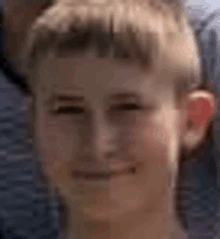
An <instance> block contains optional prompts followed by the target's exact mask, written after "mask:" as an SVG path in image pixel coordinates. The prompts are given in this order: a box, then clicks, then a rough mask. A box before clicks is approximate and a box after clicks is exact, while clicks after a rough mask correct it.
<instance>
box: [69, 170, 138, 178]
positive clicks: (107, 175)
mask: <svg viewBox="0 0 220 239" xmlns="http://www.w3.org/2000/svg"><path fill="white" fill-rule="evenodd" d="M135 173H136V167H131V168H129V169H126V170H123V171H120V172H114V171H112V172H106V173H95V172H82V171H74V172H73V173H72V176H73V178H75V179H80V178H81V179H85V180H110V179H111V178H114V177H117V176H120V175H122V174H135Z"/></svg>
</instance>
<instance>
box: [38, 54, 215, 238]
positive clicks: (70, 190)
mask: <svg viewBox="0 0 220 239" xmlns="http://www.w3.org/2000/svg"><path fill="white" fill-rule="evenodd" d="M46 65H47V59H46V58H45V59H44V60H42V61H41V63H40V64H39V68H38V75H37V78H38V79H40V82H41V83H39V85H38V88H37V89H38V92H39V93H38V95H37V100H36V119H35V133H36V139H37V141H36V142H37V147H38V152H39V155H40V159H41V160H42V162H43V163H44V170H45V173H46V175H47V176H48V177H49V179H50V181H51V182H53V183H54V185H55V186H56V187H58V188H59V192H60V194H61V195H62V197H63V198H64V201H65V204H66V205H67V208H68V212H69V213H68V215H67V218H68V220H67V228H66V230H64V234H61V235H60V238H65V237H67V238H72V237H74V238H75V237H76V238H78V237H79V236H81V237H82V238H88V235H90V236H91V237H92V238H94V239H99V238H100V239H101V238H103V239H104V238H109V239H110V238H130V239H133V238H136V237H137V236H138V237H139V238H145V237H146V235H151V238H155V239H156V238H185V237H186V235H185V234H184V233H183V231H182V229H181V226H180V225H179V224H178V223H177V222H176V221H177V219H176V216H175V211H174V188H173V185H175V179H176V176H177V169H178V167H177V166H178V150H179V147H180V145H181V144H183V143H184V139H186V138H187V137H189V135H192V134H193V135H194V138H196V140H197V141H199V140H201V139H202V137H203V136H204V132H205V129H206V124H207V122H208V120H209V118H210V112H211V113H212V109H213V96H212V95H211V94H209V93H208V92H206V93H202V92H201V94H199V95H198V94H195V92H194V95H193V94H191V95H189V97H188V98H187V102H189V105H190V103H192V102H193V103H194V105H195V109H196V108H198V107H199V104H201V100H202V102H207V103H208V108H207V107H206V109H204V111H203V112H202V113H201V120H200V121H202V123H201V122H199V121H198V118H196V117H193V116H192V117H191V116H190V115H195V114H193V112H194V111H195V109H194V111H193V109H192V107H190V108H189V110H187V108H185V109H181V110H180V109H177V108H176V106H175V101H174V90H173V87H172V84H171V82H172V80H170V84H167V83H166V84H165V83H164V75H163V78H162V79H161V77H159V76H158V75H157V74H156V73H155V72H154V71H148V72H146V71H145V72H144V71H143V70H142V69H141V68H140V67H138V65H137V64H135V63H134V62H116V61H112V60H111V59H99V58H96V56H95V53H94V52H93V51H90V52H87V53H85V54H84V55H81V56H75V57H68V58H62V59H59V60H56V61H55V63H54V66H52V69H54V70H52V69H51V70H50V69H48V71H47V74H45V71H44V70H43V69H45V67H46ZM57 69H58V70H57ZM48 74H49V75H48ZM170 74H171V75H167V77H168V78H167V79H172V77H174V78H175V74H173V73H170ZM48 79H52V81H49V80H48ZM54 83H56V84H57V86H56V87H55V89H56V90H55V91H56V92H57V93H60V92H64V93H62V94H63V95H65V96H68V95H72V96H80V97H83V98H84V101H83V103H78V102H74V103H73V102H72V103H70V106H71V107H72V106H73V107H80V108H83V110H84V113H81V114H75V113H74V112H73V113H70V114H54V112H53V109H54V104H52V103H51V101H50V100H48V99H50V97H51V90H50V89H52V88H51V87H52V86H53V84H54ZM40 89H44V91H41V90H40ZM43 92H44V93H43ZM130 92H132V93H134V95H135V97H137V98H138V97H139V98H140V99H139V100H137V98H136V99H135V100H136V101H135V100H134V102H136V103H135V105H136V107H135V108H134V109H131V110H124V109H121V110H118V111H116V110H114V109H113V110H110V108H111V107H113V106H114V105H115V104H116V105H117V106H121V105H122V104H131V102H133V98H130V99H126V100H125V99H120V100H118V99H116V98H114V97H115V94H116V93H130ZM109 97H112V98H111V100H110V101H109V100H108V99H109ZM198 98H199V99H200V103H197V102H199V101H198ZM67 104H69V103H68V102H67V101H65V102H62V103H59V104H58V105H62V106H66V105H67ZM189 112H191V113H190V114H188V113H189ZM189 119H190V120H193V121H194V126H193V127H192V128H190V129H187V128H186V123H187V120H189ZM173 152H174V153H173ZM106 155H110V156H108V157H107V156H106ZM136 162H138V163H139V167H137V172H136V174H135V175H131V174H130V175H129V177H127V178H125V179H124V182H121V181H120V180H121V179H119V178H118V179H116V180H114V179H113V178H111V179H110V180H108V181H107V186H103V185H99V184H87V183H85V182H83V181H77V180H76V179H74V178H73V177H72V172H73V171H74V170H76V169H78V170H85V171H93V172H94V171H95V172H100V171H101V172H103V171H105V170H112V169H113V168H114V167H116V166H118V165H119V166H120V167H126V166H127V165H128V164H132V163H136ZM174 165H177V166H175V167H173V166H174ZM131 222H132V223H131ZM79 223H80V225H84V226H82V228H83V229H82V228H81V227H80V228H81V229H79V228H77V226H78V225H79ZM97 228H98V229H97ZM65 233H66V234H65Z"/></svg>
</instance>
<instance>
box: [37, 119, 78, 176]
mask: <svg viewBox="0 0 220 239" xmlns="http://www.w3.org/2000/svg"><path fill="white" fill-rule="evenodd" d="M36 126H37V134H36V135H37V147H38V152H39V157H40V161H41V162H42V163H43V166H44V169H45V170H46V172H45V173H46V174H47V176H49V177H50V178H51V177H52V178H53V179H54V173H55V171H57V170H58V169H59V168H60V167H62V168H63V167H64V168H65V165H68V164H69V162H71V161H72V160H73V158H74V155H75V153H76V152H77V150H78V148H79V142H80V141H79V133H78V130H77V129H76V128H75V127H74V125H73V124H71V122H70V120H65V122H59V121H57V120H53V119H51V118H50V117H48V116H46V115H41V116H40V117H39V118H38V119H37V120H36Z"/></svg>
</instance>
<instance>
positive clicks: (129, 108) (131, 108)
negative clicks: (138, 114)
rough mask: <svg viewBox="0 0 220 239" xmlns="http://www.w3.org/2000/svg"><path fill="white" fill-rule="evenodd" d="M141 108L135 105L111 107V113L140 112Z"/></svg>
mask: <svg viewBox="0 0 220 239" xmlns="http://www.w3.org/2000/svg"><path fill="white" fill-rule="evenodd" d="M140 109H141V107H140V106H139V105H137V104H121V105H116V106H114V107H111V110H113V111H115V110H116V111H130V110H140Z"/></svg>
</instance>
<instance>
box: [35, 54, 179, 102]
mask: <svg viewBox="0 0 220 239" xmlns="http://www.w3.org/2000/svg"><path fill="white" fill-rule="evenodd" d="M51 63H52V64H51ZM45 69H46V71H47V73H46V74H45ZM48 74H49V75H50V76H49V77H48ZM39 79H40V81H41V82H42V83H41V84H44V85H45V86H46V87H47V88H48V86H49V85H50V86H51V84H56V91H61V92H62V91H68V92H70V93H72V94H74V93H80V94H84V95H85V96H88V98H89V97H96V98H98V97H103V96H105V95H106V94H111V93H136V94H139V95H142V96H145V98H146V97H147V98H148V100H153V101H155V100H156V101H161V100H162V101H164V100H166V99H167V100H168V99H169V100H173V95H174V87H173V86H174V80H175V76H174V75H172V74H170V72H168V71H166V72H164V71H163V70H161V69H160V67H159V66H158V68H154V69H149V68H148V69H147V70H144V69H143V68H141V67H140V64H138V63H137V62H135V61H132V60H123V61H119V60H115V59H113V58H98V57H96V56H95V54H93V52H87V53H86V54H84V55H83V56H82V55H78V56H69V57H62V58H57V59H55V60H52V61H51V60H48V59H47V58H46V57H45V58H44V59H43V61H41V64H40V67H39V70H38V79H37V80H39ZM46 82H47V83H48V84H46Z"/></svg>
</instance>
